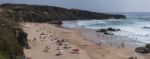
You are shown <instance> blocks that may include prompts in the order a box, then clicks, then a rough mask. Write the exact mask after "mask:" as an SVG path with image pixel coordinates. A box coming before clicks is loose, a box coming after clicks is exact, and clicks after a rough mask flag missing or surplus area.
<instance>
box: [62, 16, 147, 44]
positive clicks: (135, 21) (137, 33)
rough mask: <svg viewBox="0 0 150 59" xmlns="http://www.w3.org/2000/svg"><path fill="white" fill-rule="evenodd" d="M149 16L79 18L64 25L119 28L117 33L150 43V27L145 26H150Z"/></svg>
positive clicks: (70, 26)
mask: <svg viewBox="0 0 150 59" xmlns="http://www.w3.org/2000/svg"><path fill="white" fill-rule="evenodd" d="M148 18H149V17H148V16H147V15H146V16H138V15H134V14H132V15H130V14H128V18H127V19H120V20H116V19H109V20H84V21H81V20H78V21H74V22H71V23H70V22H65V23H64V25H63V26H65V27H69V28H79V27H84V28H90V29H101V28H109V27H112V28H119V29H121V30H122V31H121V32H115V34H116V35H121V36H127V37H129V38H134V39H135V40H138V41H140V42H143V43H150V29H144V28H143V27H150V21H149V20H148Z"/></svg>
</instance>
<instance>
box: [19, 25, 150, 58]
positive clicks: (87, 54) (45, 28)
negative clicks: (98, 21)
mask: <svg viewBox="0 0 150 59" xmlns="http://www.w3.org/2000/svg"><path fill="white" fill-rule="evenodd" d="M21 24H22V25H23V26H24V27H23V29H24V30H25V31H26V32H27V33H28V43H29V46H30V47H31V49H24V52H25V56H26V57H30V58H31V59H128V58H129V57H131V56H136V57H138V59H150V58H149V56H147V55H146V56H145V55H140V54H137V53H135V52H134V49H129V48H119V49H118V48H113V47H109V46H102V45H101V46H97V45H96V44H95V43H91V42H90V41H88V40H86V38H85V37H83V36H82V35H81V33H80V31H78V30H71V29H64V28H59V27H56V26H54V25H51V24H46V23H41V24H40V23H25V24H23V23H21ZM41 33H45V35H40V34H41ZM46 34H47V35H46ZM51 35H52V36H53V37H50V36H51ZM40 36H41V37H42V38H40ZM43 37H45V39H43ZM34 38H36V40H34ZM53 38H57V39H67V40H68V42H67V43H68V44H69V46H70V47H71V48H70V49H64V48H63V46H58V45H57V44H56V41H55V40H52V39H53ZM46 46H47V47H48V48H49V49H48V50H47V52H43V51H44V50H45V49H46ZM57 47H60V49H61V50H62V51H64V52H63V53H62V54H63V55H60V56H55V55H56V54H57V53H58V50H56V49H57ZM75 48H78V49H79V54H72V53H70V52H72V49H75Z"/></svg>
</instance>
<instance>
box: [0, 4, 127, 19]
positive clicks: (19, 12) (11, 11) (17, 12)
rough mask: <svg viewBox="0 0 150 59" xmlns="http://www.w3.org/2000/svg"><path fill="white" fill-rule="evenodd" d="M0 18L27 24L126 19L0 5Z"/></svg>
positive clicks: (66, 10)
mask: <svg viewBox="0 0 150 59" xmlns="http://www.w3.org/2000/svg"><path fill="white" fill-rule="evenodd" d="M0 16H1V17H5V18H9V19H11V20H15V21H27V22H47V21H61V20H91V19H110V18H114V19H120V18H126V16H124V15H113V14H104V13H97V12H91V11H86V10H78V9H66V8H61V7H54V6H44V5H27V4H2V5H0Z"/></svg>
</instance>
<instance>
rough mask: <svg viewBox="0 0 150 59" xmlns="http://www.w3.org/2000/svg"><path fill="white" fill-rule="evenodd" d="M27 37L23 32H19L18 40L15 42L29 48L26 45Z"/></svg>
mask: <svg viewBox="0 0 150 59" xmlns="http://www.w3.org/2000/svg"><path fill="white" fill-rule="evenodd" d="M27 36H28V34H27V33H25V32H24V31H21V32H19V33H18V38H17V41H18V43H19V44H20V45H21V46H22V47H25V48H29V46H28V43H27Z"/></svg>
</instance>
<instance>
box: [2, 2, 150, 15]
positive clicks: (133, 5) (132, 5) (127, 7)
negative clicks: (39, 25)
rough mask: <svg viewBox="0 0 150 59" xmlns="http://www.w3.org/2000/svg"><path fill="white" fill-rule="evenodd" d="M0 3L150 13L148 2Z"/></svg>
mask: <svg viewBox="0 0 150 59" xmlns="http://www.w3.org/2000/svg"><path fill="white" fill-rule="evenodd" d="M0 3H24V4H41V5H50V6H60V7H65V8H78V9H84V10H90V11H96V12H150V0H0Z"/></svg>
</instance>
